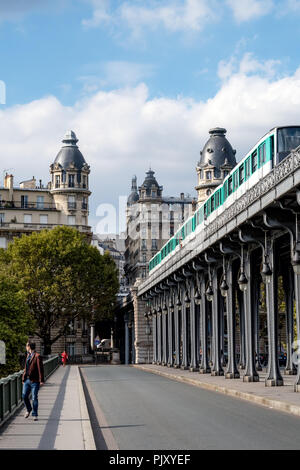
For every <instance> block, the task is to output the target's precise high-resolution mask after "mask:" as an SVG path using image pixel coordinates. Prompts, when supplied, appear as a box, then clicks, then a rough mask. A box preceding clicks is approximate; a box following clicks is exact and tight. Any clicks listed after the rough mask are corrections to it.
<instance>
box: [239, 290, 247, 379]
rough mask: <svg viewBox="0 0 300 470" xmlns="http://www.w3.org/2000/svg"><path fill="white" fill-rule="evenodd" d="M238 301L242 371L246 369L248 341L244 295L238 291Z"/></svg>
mask: <svg viewBox="0 0 300 470" xmlns="http://www.w3.org/2000/svg"><path fill="white" fill-rule="evenodd" d="M237 299H238V304H239V320H240V360H239V368H240V369H241V370H243V369H245V367H246V341H245V301H244V294H243V292H241V291H240V289H237Z"/></svg>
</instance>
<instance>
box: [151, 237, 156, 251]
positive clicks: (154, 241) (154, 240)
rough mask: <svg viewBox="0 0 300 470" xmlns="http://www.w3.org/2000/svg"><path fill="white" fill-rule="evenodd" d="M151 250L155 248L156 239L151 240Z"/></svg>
mask: <svg viewBox="0 0 300 470" xmlns="http://www.w3.org/2000/svg"><path fill="white" fill-rule="evenodd" d="M152 250H157V240H156V239H153V240H152Z"/></svg>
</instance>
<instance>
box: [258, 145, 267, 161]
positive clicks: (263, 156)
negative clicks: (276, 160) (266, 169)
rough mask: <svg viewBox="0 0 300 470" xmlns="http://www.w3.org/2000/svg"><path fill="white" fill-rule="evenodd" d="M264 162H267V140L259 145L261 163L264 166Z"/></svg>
mask: <svg viewBox="0 0 300 470" xmlns="http://www.w3.org/2000/svg"><path fill="white" fill-rule="evenodd" d="M264 163H266V143H265V142H264V143H263V144H262V145H261V146H260V147H259V165H260V166H262V165H263V164H264Z"/></svg>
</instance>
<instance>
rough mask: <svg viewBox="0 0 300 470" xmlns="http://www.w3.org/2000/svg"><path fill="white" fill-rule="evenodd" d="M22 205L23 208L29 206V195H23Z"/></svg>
mask: <svg viewBox="0 0 300 470" xmlns="http://www.w3.org/2000/svg"><path fill="white" fill-rule="evenodd" d="M21 207H22V208H23V209H26V208H27V207H28V196H21Z"/></svg>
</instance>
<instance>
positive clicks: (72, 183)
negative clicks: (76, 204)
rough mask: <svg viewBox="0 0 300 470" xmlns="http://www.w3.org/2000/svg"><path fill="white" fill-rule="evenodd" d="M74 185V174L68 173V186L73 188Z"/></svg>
mask: <svg viewBox="0 0 300 470" xmlns="http://www.w3.org/2000/svg"><path fill="white" fill-rule="evenodd" d="M74 186H75V175H69V188H74Z"/></svg>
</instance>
